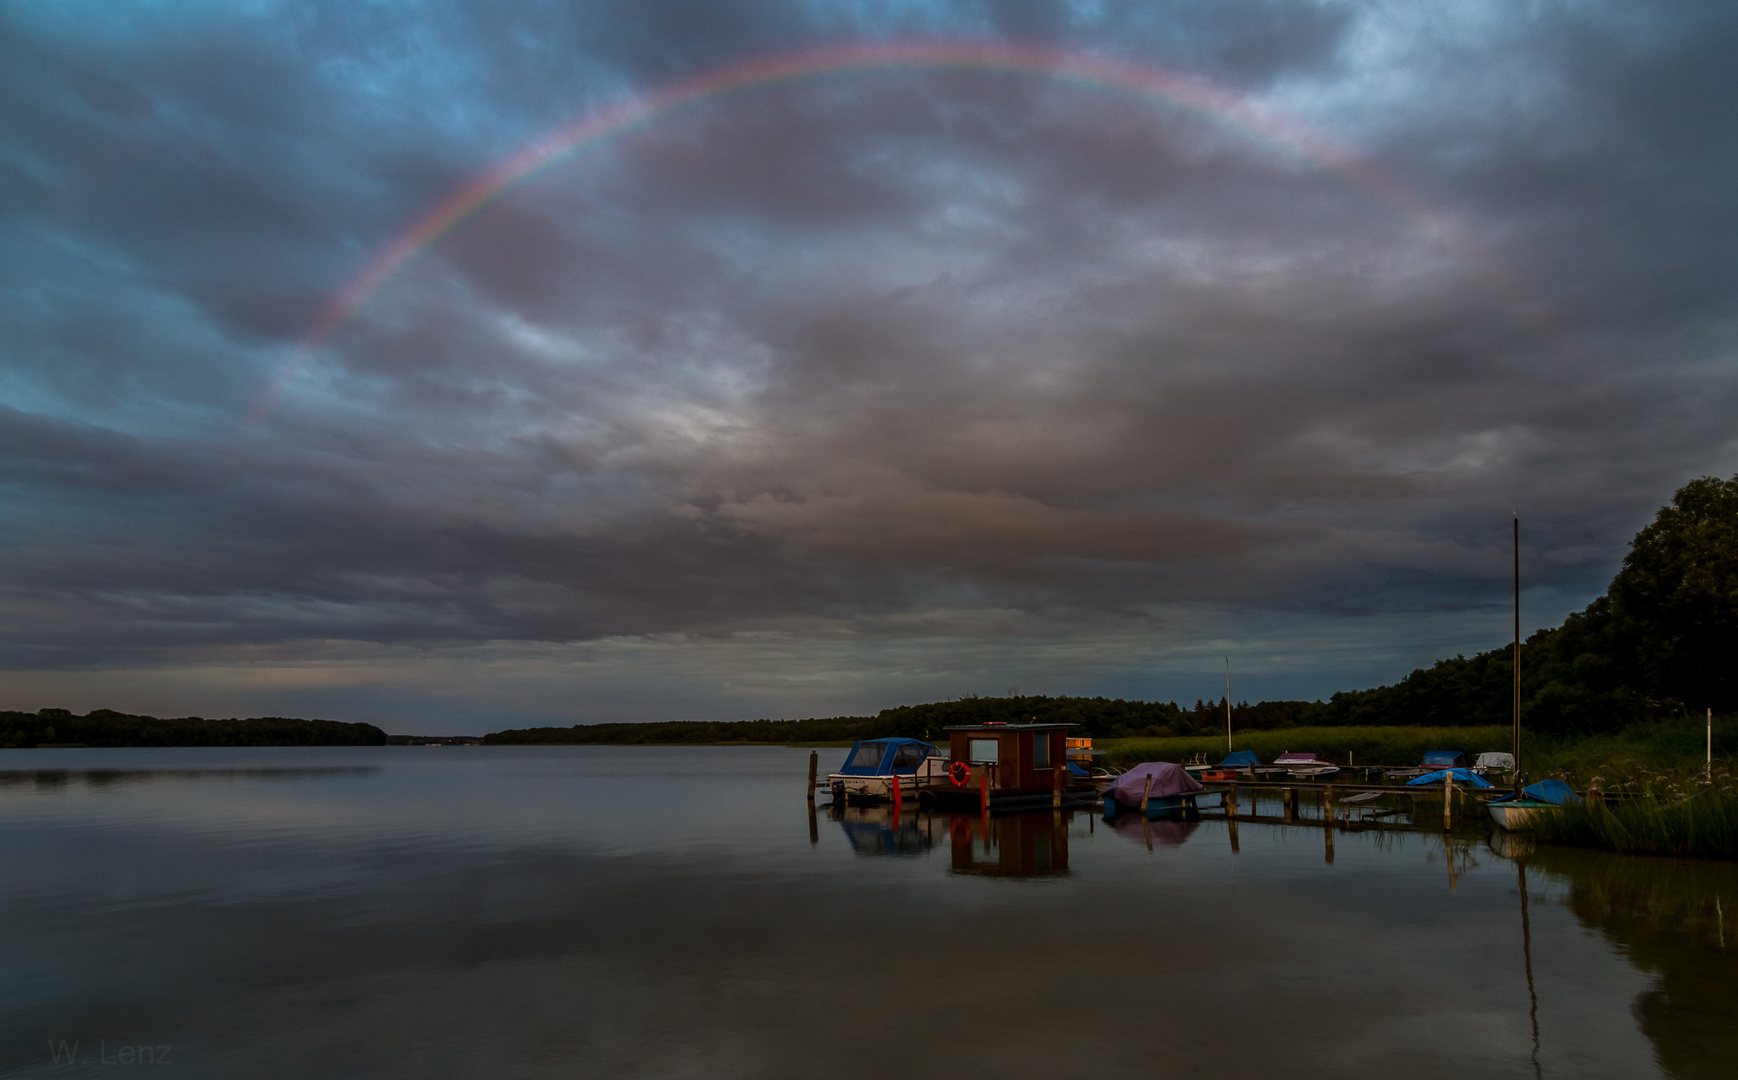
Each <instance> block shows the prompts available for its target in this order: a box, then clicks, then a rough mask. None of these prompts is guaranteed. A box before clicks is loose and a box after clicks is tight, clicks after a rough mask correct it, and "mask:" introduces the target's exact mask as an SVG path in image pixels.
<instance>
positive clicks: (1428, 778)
mask: <svg viewBox="0 0 1738 1080" xmlns="http://www.w3.org/2000/svg"><path fill="white" fill-rule="evenodd" d="M1450 773H1452V774H1453V775H1454V779H1455V783H1457V784H1465V785H1467V786H1468V787H1476V788H1487V787H1490V786H1491V782H1490V781H1489V780H1486V779H1485V778H1484V777H1482V776H1480V775H1479V774H1478V773H1475V772H1473V771H1472V770H1471V769H1438V770H1436V771H1435V772H1427V773H1425V774H1424V775H1423V776H1420V777H1419V778H1418V779H1416V780H1408V781H1406V786H1407V787H1418V786H1420V785H1422V784H1440V783H1442V778H1443V777H1445V776H1448V775H1449V774H1450Z"/></svg>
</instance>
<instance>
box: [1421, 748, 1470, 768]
mask: <svg viewBox="0 0 1738 1080" xmlns="http://www.w3.org/2000/svg"><path fill="white" fill-rule="evenodd" d="M1419 764H1420V765H1422V766H1424V767H1425V768H1426V769H1453V768H1457V767H1459V766H1461V765H1465V764H1466V755H1465V754H1463V753H1461V752H1460V751H1459V750H1429V751H1426V752H1425V754H1424V760H1423V761H1420V762H1419Z"/></svg>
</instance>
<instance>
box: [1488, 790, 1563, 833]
mask: <svg viewBox="0 0 1738 1080" xmlns="http://www.w3.org/2000/svg"><path fill="white" fill-rule="evenodd" d="M1583 801H1585V800H1583V799H1582V798H1581V796H1580V795H1578V794H1576V792H1575V789H1574V788H1572V787H1570V786H1569V785H1568V784H1565V783H1564V782H1563V781H1561V780H1541V781H1539V782H1538V783H1537V784H1528V785H1527V786H1526V787H1524V788H1522V789H1521V791H1520V792H1519V794H1517V793H1515V792H1512V791H1511V792H1509V793H1508V794H1507V795H1502V796H1499V797H1498V798H1495V799H1492V800H1491V801H1490V802H1488V803H1486V804H1485V808H1486V809H1488V810H1489V811H1490V812H1491V820H1492V821H1494V822H1496V823H1497V825H1498V826H1499V827H1500V828H1503V829H1506V830H1508V831H1509V832H1515V831H1517V830H1520V829H1530V828H1532V827H1533V818H1534V816H1535V815H1537V814H1538V813H1539V812H1540V811H1543V810H1555V809H1557V808H1558V807H1561V806H1569V805H1572V804H1578V803H1581V802H1583Z"/></svg>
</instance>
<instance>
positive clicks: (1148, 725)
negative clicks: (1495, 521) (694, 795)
mask: <svg viewBox="0 0 1738 1080" xmlns="http://www.w3.org/2000/svg"><path fill="white" fill-rule="evenodd" d="M1735 658H1738V476H1734V477H1733V478H1732V479H1730V480H1721V479H1718V478H1716V477H1711V476H1704V477H1701V478H1700V479H1697V480H1693V481H1691V482H1690V483H1688V484H1686V485H1684V486H1683V487H1682V488H1680V489H1679V490H1678V492H1677V493H1676V494H1675V495H1674V496H1673V498H1672V501H1671V503H1670V504H1669V505H1667V506H1665V507H1663V508H1661V509H1660V511H1659V513H1658V514H1657V515H1656V516H1655V518H1654V520H1653V522H1652V523H1651V524H1649V525H1648V526H1647V527H1646V528H1644V529H1643V530H1642V531H1641V532H1640V533H1638V534H1636V537H1635V539H1634V540H1633V541H1632V542H1631V545H1630V551H1629V554H1628V555H1627V556H1626V557H1625V558H1624V561H1623V566H1622V568H1621V569H1620V570H1619V571H1618V573H1617V576H1616V577H1615V578H1613V579H1612V582H1611V585H1610V587H1609V588H1607V589H1606V591H1605V594H1604V595H1602V596H1600V597H1599V598H1598V599H1596V600H1594V601H1593V602H1592V603H1591V604H1589V605H1587V607H1586V608H1584V609H1583V610H1581V611H1578V612H1576V613H1575V614H1573V615H1570V616H1569V618H1568V619H1566V620H1565V621H1564V623H1563V625H1562V626H1558V627H1553V628H1550V629H1545V630H1540V631H1538V632H1537V633H1534V634H1533V635H1532V636H1531V637H1529V638H1528V639H1527V640H1526V642H1525V643H1524V644H1523V646H1522V649H1521V721H1522V723H1523V724H1524V725H1525V726H1526V727H1527V728H1528V729H1529V730H1532V731H1538V732H1542V733H1554V734H1577V733H1586V734H1591V733H1595V732H1606V731H1617V730H1622V729H1625V728H1629V727H1633V726H1635V725H1637V724H1640V723H1645V722H1647V721H1650V720H1657V719H1664V718H1667V717H1680V716H1684V715H1686V714H1688V713H1699V712H1700V711H1701V710H1703V709H1709V708H1711V709H1713V710H1714V711H1715V712H1717V713H1721V714H1727V713H1731V712H1733V711H1735V710H1738V659H1735ZM1514 670H1515V669H1514V651H1513V647H1512V645H1501V646H1498V647H1497V648H1494V649H1490V650H1488V651H1486V652H1481V653H1478V654H1477V655H1474V656H1470V657H1468V656H1456V657H1454V658H1453V659H1448V660H1439V661H1437V662H1436V663H1435V664H1433V665H1431V666H1430V667H1428V668H1419V669H1417V670H1415V671H1413V672H1412V673H1411V674H1409V675H1407V676H1406V677H1405V678H1403V679H1401V680H1400V681H1398V682H1396V683H1394V684H1392V685H1389V686H1378V687H1374V688H1372V689H1369V690H1347V691H1342V692H1340V693H1337V694H1334V695H1333V696H1332V697H1330V698H1328V699H1327V700H1326V701H1262V702H1257V703H1255V704H1253V705H1251V704H1250V703H1248V702H1237V703H1235V704H1233V705H1232V706H1231V724H1232V726H1233V727H1234V728H1235V729H1236V730H1239V731H1264V730H1278V729H1283V728H1288V727H1303V726H1309V727H1339V726H1402V725H1403V726H1424V727H1483V726H1487V725H1492V724H1507V723H1509V722H1510V720H1511V718H1512V716H1513V696H1512V695H1513V687H1514ZM985 721H1004V722H1007V723H1034V722H1040V723H1070V724H1075V725H1077V732H1078V734H1081V735H1088V736H1092V737H1095V738H1119V737H1128V736H1178V735H1202V734H1208V733H1213V732H1219V731H1223V730H1224V729H1225V701H1224V699H1220V700H1219V701H1217V702H1211V701H1197V702H1195V704H1194V705H1193V706H1192V707H1187V706H1181V705H1178V704H1177V703H1176V702H1162V701H1125V700H1123V699H1121V698H1104V697H1091V698H1087V697H1048V696H1018V695H1012V696H1009V697H1003V698H997V697H975V696H972V695H967V696H965V697H961V698H956V699H951V700H948V701H938V702H930V703H928V704H922V705H900V706H896V707H894V708H891V709H883V710H881V712H880V713H878V714H876V715H875V716H872V717H869V716H835V717H828V718H815V719H809V720H746V721H739V722H703V721H674V722H667V723H651V724H591V725H579V726H577V727H571V728H528V729H521V730H516V731H499V732H495V733H494V734H492V735H488V736H486V737H485V741H486V742H490V743H628V744H652V743H730V742H775V743H776V742H830V741H842V740H846V739H864V738H883V737H887V736H910V737H915V738H928V739H936V738H940V737H941V735H942V733H943V731H944V729H945V728H947V727H949V726H951V725H956V724H979V723H983V722H985Z"/></svg>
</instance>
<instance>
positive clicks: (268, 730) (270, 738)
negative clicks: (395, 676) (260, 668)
mask: <svg viewBox="0 0 1738 1080" xmlns="http://www.w3.org/2000/svg"><path fill="white" fill-rule="evenodd" d="M69 745H70V746H384V745H386V732H384V731H382V730H380V729H379V728H377V727H375V726H374V725H373V724H347V723H343V722H341V721H338V720H294V719H290V718H288V717H283V716H256V717H252V718H250V719H246V720H236V719H230V720H207V719H205V718H204V717H202V716H182V717H177V718H172V719H159V718H158V717H155V716H134V715H131V714H129V713H120V712H115V711H113V710H111V709H93V710H92V711H90V712H88V713H86V714H85V715H83V716H78V715H75V714H74V713H72V712H70V711H69V710H66V709H42V710H39V711H37V712H11V711H0V748H8V749H16V748H21V747H34V746H69Z"/></svg>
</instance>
